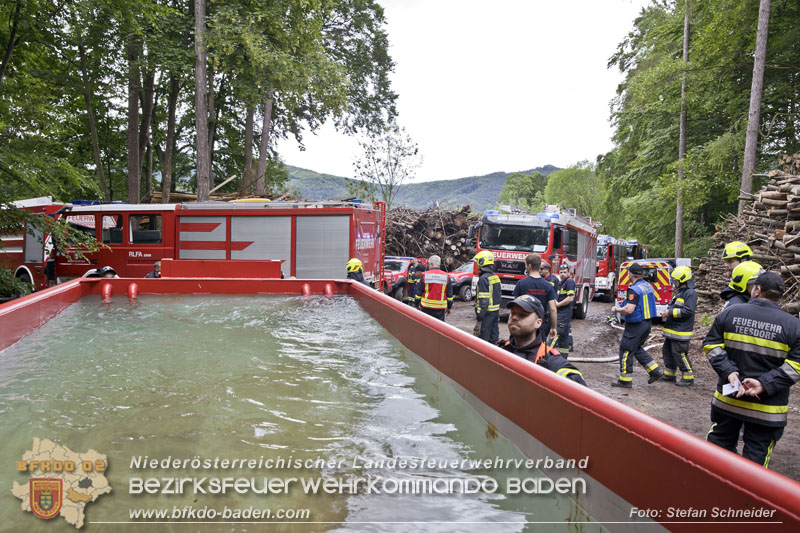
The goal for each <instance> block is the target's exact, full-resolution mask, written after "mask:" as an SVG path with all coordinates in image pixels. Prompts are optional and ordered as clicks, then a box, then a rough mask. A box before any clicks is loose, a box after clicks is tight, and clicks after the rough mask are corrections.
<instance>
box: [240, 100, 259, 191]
mask: <svg viewBox="0 0 800 533" xmlns="http://www.w3.org/2000/svg"><path fill="white" fill-rule="evenodd" d="M255 113H256V108H255V107H248V108H247V118H245V119H244V168H243V169H242V189H241V190H242V192H244V193H249V192H250V190H251V188H252V186H253V116H254V115H255Z"/></svg>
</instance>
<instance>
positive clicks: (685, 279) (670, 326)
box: [661, 266, 697, 387]
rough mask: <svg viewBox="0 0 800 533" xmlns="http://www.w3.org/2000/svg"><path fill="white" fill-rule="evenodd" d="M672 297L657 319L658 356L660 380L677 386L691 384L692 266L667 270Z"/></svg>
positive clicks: (695, 302) (693, 293)
mask: <svg viewBox="0 0 800 533" xmlns="http://www.w3.org/2000/svg"><path fill="white" fill-rule="evenodd" d="M670 277H671V278H672V288H673V291H674V292H673V297H672V301H671V302H670V304H669V307H668V308H667V310H666V311H664V313H662V315H661V318H662V319H663V320H665V322H664V344H663V345H662V348H661V355H662V356H663V357H664V376H663V377H662V378H661V379H662V380H663V381H669V382H672V383H675V384H676V385H677V386H679V387H687V386H689V385H693V384H694V372H693V371H692V365H691V363H690V362H689V341H691V340H692V330H693V329H694V314H695V310H696V309H697V292H695V290H694V281H692V269H690V268H689V267H687V266H679V267H675V268H674V269H673V270H672V272H671V273H670ZM678 368H680V369H681V379H677V378H678V372H677V370H678Z"/></svg>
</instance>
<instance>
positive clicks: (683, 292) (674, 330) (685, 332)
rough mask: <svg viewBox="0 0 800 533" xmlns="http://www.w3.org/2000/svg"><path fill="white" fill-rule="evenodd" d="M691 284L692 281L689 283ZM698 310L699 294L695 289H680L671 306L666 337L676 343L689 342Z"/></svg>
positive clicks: (666, 323)
mask: <svg viewBox="0 0 800 533" xmlns="http://www.w3.org/2000/svg"><path fill="white" fill-rule="evenodd" d="M689 282H690V283H691V280H690V281H689ZM696 309H697V293H696V292H695V290H694V288H693V287H689V286H684V287H681V288H679V289H678V290H677V291H676V293H675V296H674V297H673V298H672V301H671V302H670V304H669V308H668V309H667V312H668V313H669V314H668V315H667V321H666V322H665V323H664V337H666V338H668V339H674V340H676V341H688V340H691V338H692V330H693V329H694V313H695V310H696Z"/></svg>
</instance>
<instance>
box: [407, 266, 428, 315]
mask: <svg viewBox="0 0 800 533" xmlns="http://www.w3.org/2000/svg"><path fill="white" fill-rule="evenodd" d="M415 261H416V260H415ZM423 272H425V265H423V264H422V263H421V262H418V261H417V262H416V264H414V263H412V264H411V266H409V267H408V276H406V303H407V304H408V305H411V306H416V304H417V291H418V290H419V282H420V280H421V279H422V273H423Z"/></svg>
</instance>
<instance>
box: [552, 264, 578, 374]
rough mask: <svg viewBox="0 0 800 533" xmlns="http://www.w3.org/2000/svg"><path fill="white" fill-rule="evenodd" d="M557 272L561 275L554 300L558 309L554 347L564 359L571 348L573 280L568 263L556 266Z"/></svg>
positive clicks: (573, 302) (573, 304)
mask: <svg viewBox="0 0 800 533" xmlns="http://www.w3.org/2000/svg"><path fill="white" fill-rule="evenodd" d="M558 274H559V276H560V277H561V284H560V285H559V288H558V298H557V300H556V309H558V318H557V319H556V331H557V333H558V341H556V348H558V351H559V352H561V355H563V356H564V359H566V358H567V357H569V352H570V350H572V308H573V307H574V306H575V280H573V279H572V276H571V275H570V271H569V265H568V264H566V263H561V266H560V267H559V268H558Z"/></svg>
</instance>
